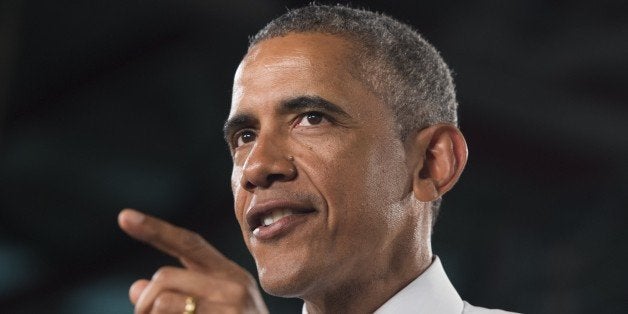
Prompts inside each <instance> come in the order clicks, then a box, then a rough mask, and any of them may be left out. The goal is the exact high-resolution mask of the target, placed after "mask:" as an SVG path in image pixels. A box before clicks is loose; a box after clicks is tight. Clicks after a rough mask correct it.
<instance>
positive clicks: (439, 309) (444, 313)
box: [302, 256, 512, 314]
mask: <svg viewBox="0 0 628 314" xmlns="http://www.w3.org/2000/svg"><path fill="white" fill-rule="evenodd" d="M302 313H303V314H308V312H307V309H306V307H305V304H304V305H303V310H302ZM406 313H407V314H411V313H412V314H416V313H426V314H427V313H438V314H461V313H462V314H475V313H477V314H482V313H490V314H498V313H512V312H506V311H502V310H490V309H485V308H482V307H478V306H473V305H471V304H469V303H467V302H465V301H463V300H462V299H461V298H460V296H459V295H458V292H457V291H456V289H455V288H454V286H453V285H452V284H451V282H450V281H449V278H447V274H445V270H444V269H443V265H442V264H441V262H440V259H439V258H438V256H435V257H434V261H433V262H432V264H431V265H430V267H428V268H427V269H426V270H425V271H424V272H423V273H422V274H421V275H420V276H419V277H418V278H417V279H415V280H414V281H412V282H411V283H410V284H408V285H407V286H406V287H405V288H403V289H401V291H399V292H397V294H395V295H394V296H393V297H392V298H390V299H389V300H388V301H386V303H384V304H383V305H382V306H381V307H380V308H378V309H377V310H376V311H375V314H406Z"/></svg>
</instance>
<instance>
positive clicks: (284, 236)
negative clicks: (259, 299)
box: [226, 33, 411, 297]
mask: <svg viewBox="0 0 628 314" xmlns="http://www.w3.org/2000/svg"><path fill="white" fill-rule="evenodd" d="M351 51H352V46H351V45H350V44H349V42H347V41H346V40H344V39H342V38H340V37H336V36H332V35H324V34H317V33H306V34H289V35H288V36H284V37H278V38H273V39H269V40H265V41H262V42H261V43H259V44H257V45H256V46H255V47H254V48H253V49H252V50H251V51H250V52H249V53H248V54H247V56H246V57H245V58H244V60H243V61H242V63H241V64H240V66H239V68H238V71H237V72H236V76H235V81H234V86H233V99H232V107H231V112H230V114H229V122H228V123H227V127H226V136H227V140H228V141H229V144H230V146H231V151H232V155H233V173H232V176H231V186H232V189H233V194H234V199H235V214H236V217H237V220H238V222H239V223H240V226H241V228H242V234H243V236H244V240H245V242H246V245H247V246H248V248H249V250H250V251H251V253H252V254H253V257H254V258H255V261H256V264H257V268H258V272H259V276H260V281H261V284H262V286H263V287H264V289H265V290H266V291H267V292H269V293H272V294H275V295H281V296H300V297H303V296H306V295H315V294H316V293H320V292H321V291H331V290H334V289H337V288H340V286H343V285H346V284H347V283H349V282H352V283H353V284H357V283H358V281H359V280H360V278H364V279H363V280H370V279H369V278H368V275H367V274H376V273H378V272H381V271H382V270H383V269H386V268H388V267H390V265H391V260H390V259H391V258H392V256H394V255H395V252H396V250H403V249H405V248H403V243H407V242H408V241H406V240H407V239H400V237H401V234H402V233H403V231H407V230H404V228H405V229H407V228H408V227H407V226H408V225H407V224H406V223H405V221H406V220H407V213H406V208H407V206H404V205H403V204H402V203H403V201H402V200H404V199H407V197H408V195H409V193H411V180H410V179H411V178H410V171H409V169H408V168H407V166H406V160H405V152H404V146H403V143H402V142H401V141H400V139H399V138H398V136H397V133H396V132H395V127H394V120H393V118H392V115H391V112H390V109H388V108H387V107H386V106H385V105H384V104H383V103H382V102H381V100H380V99H379V98H378V97H376V96H375V95H374V94H373V93H372V92H371V91H370V90H369V88H367V86H365V84H364V83H362V81H361V80H359V79H358V78H356V77H355V76H354V75H355V70H352V69H351V67H350V65H351V62H350V61H351V58H352V57H353V56H352V54H351ZM352 73H353V75H352ZM406 234H407V233H406ZM400 243H401V244H400Z"/></svg>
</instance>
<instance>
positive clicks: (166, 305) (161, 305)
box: [153, 293, 176, 313]
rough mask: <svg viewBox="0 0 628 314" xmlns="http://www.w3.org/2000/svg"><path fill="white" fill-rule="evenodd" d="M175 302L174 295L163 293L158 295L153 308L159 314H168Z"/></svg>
mask: <svg viewBox="0 0 628 314" xmlns="http://www.w3.org/2000/svg"><path fill="white" fill-rule="evenodd" d="M174 302H176V301H175V299H174V295H172V294H169V293H162V294H160V295H158V296H157V298H155V302H154V303H153V308H154V309H155V310H156V311H157V312H159V313H161V312H166V311H167V310H168V309H170V305H171V304H173V303H174Z"/></svg>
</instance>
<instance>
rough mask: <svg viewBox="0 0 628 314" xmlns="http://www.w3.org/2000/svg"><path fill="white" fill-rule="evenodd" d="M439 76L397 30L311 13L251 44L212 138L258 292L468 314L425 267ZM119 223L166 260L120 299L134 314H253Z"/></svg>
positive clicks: (436, 160)
mask: <svg viewBox="0 0 628 314" xmlns="http://www.w3.org/2000/svg"><path fill="white" fill-rule="evenodd" d="M456 107H457V103H456V100H455V92H454V87H453V83H452V79H451V76H450V73H449V69H448V68H447V65H446V64H445V63H444V62H443V61H442V59H441V58H440V56H439V55H438V53H437V51H436V50H435V49H434V48H433V47H432V46H431V45H430V44H428V43H427V42H426V41H425V40H423V39H422V38H421V37H420V36H419V35H418V34H417V33H416V32H414V31H413V30H412V29H411V28H410V27H408V26H406V25H404V24H401V23H399V22H397V21H395V20H393V19H391V18H389V17H386V16H383V15H380V14H375V13H372V12H368V11H363V10H355V9H350V8H346V7H342V6H335V7H328V6H317V5H310V6H307V7H304V8H301V9H298V10H294V11H290V12H288V13H286V14H284V15H283V16H281V17H279V18H277V19H276V20H274V21H272V22H271V23H270V24H268V25H267V26H266V27H265V28H264V29H262V30H261V31H260V32H259V33H258V34H257V35H256V36H255V37H254V38H252V40H251V44H250V46H249V50H248V52H247V54H246V56H245V57H244V59H243V60H242V62H241V63H240V65H239V67H238V70H237V71H236V74H235V79H234V86H233V98H232V104H231V111H230V114H229V118H228V120H227V122H226V124H225V138H226V140H227V142H228V144H229V147H230V150H231V154H232V157H233V172H232V176H231V186H232V190H233V195H234V201H235V214H236V217H237V220H238V222H239V224H240V226H241V229H242V234H243V237H244V241H245V243H246V245H247V247H248V249H249V250H250V252H251V254H252V255H253V257H254V258H255V261H256V264H257V269H258V273H259V280H260V283H261V286H262V288H263V289H264V290H265V291H267V292H268V293H270V294H273V295H277V296H284V297H298V298H302V299H303V300H304V302H305V304H304V307H303V312H307V313H369V312H374V311H375V312H377V313H404V312H406V313H471V312H476V311H477V312H480V311H483V310H485V309H481V308H477V307H473V306H471V305H469V304H468V303H466V302H463V301H462V300H461V299H460V297H459V296H458V294H457V293H456V291H455V289H454V288H453V287H452V286H451V284H450V283H449V280H448V279H447V276H446V275H445V273H444V271H443V269H442V266H441V263H440V261H439V259H438V258H437V257H435V256H434V255H432V251H431V244H430V237H431V231H432V226H433V224H434V221H435V219H436V215H437V212H438V207H439V203H440V198H441V196H442V195H443V194H444V193H446V192H447V191H449V190H450V189H451V188H452V186H453V185H454V184H455V183H456V181H457V179H458V177H459V176H460V174H461V172H462V170H463V168H464V166H465V163H466V160H467V146H466V143H465V140H464V137H463V136H462V134H461V133H460V131H459V129H458V128H457V126H456V124H457V118H456ZM119 223H120V226H121V227H122V229H124V230H125V231H126V232H127V233H128V234H130V235H131V236H133V237H135V238H137V239H139V240H142V241H145V242H147V243H149V244H151V245H153V246H155V247H156V248H158V249H160V250H162V251H164V252H166V253H168V254H171V255H173V256H175V257H177V258H179V260H180V261H181V263H182V264H183V268H175V267H164V268H162V269H160V270H159V271H158V272H157V273H156V274H155V275H154V276H153V278H152V279H151V280H139V281H137V282H135V283H134V284H133V286H132V287H131V289H130V298H131V301H132V302H133V303H134V304H135V309H136V312H137V313H162V312H163V313H170V312H172V313H181V312H182V311H184V313H193V312H196V313H206V312H207V313H209V312H220V313H222V312H226V313H241V312H262V313H263V312H267V309H266V307H265V305H264V303H263V300H262V298H261V296H260V293H259V290H258V288H257V284H256V282H255V280H254V279H253V278H252V277H251V275H250V274H248V273H247V272H246V271H245V270H243V269H242V268H241V267H239V266H238V265H236V264H235V263H233V262H232V261H230V260H228V259H227V258H225V257H224V256H222V255H221V254H220V253H219V252H217V251H216V250H215V249H214V248H213V247H212V246H211V245H209V244H208V243H206V242H205V241H204V240H203V239H201V238H200V236H198V235H196V234H194V233H192V232H190V231H187V230H184V229H181V228H178V227H175V226H172V225H170V224H168V223H165V222H163V221H160V220H158V219H156V218H153V217H149V216H147V215H144V214H141V213H139V212H136V211H133V210H124V211H123V212H122V213H121V214H120V216H119Z"/></svg>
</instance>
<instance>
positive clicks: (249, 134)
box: [235, 130, 257, 147]
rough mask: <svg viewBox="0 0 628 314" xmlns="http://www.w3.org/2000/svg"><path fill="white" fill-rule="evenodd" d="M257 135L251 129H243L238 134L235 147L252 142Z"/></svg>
mask: <svg viewBox="0 0 628 314" xmlns="http://www.w3.org/2000/svg"><path fill="white" fill-rule="evenodd" d="M256 137H257V134H255V132H253V131H251V130H242V131H240V132H238V133H237V134H236V137H235V142H236V143H235V144H236V145H235V147H240V146H242V145H244V144H246V143H249V142H252V141H254V140H255V138H256Z"/></svg>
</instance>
